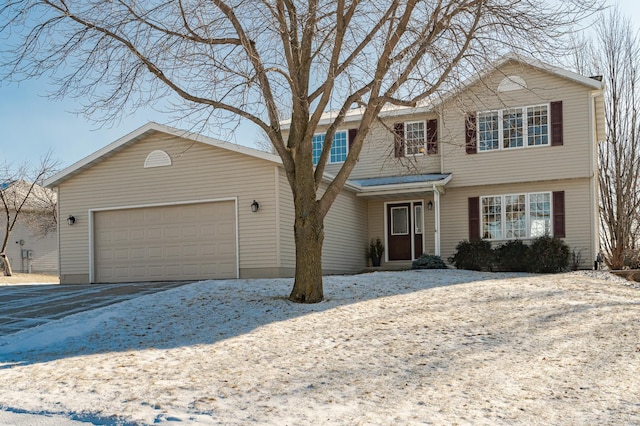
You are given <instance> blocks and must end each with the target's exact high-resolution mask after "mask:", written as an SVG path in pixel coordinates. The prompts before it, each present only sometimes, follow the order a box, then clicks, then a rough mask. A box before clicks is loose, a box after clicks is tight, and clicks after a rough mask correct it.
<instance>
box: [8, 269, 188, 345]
mask: <svg viewBox="0 0 640 426" xmlns="http://www.w3.org/2000/svg"><path fill="white" fill-rule="evenodd" d="M189 283H191V281H180V282H175V281H174V282H154V283H126V284H91V285H16V286H2V287H0V336H6V335H8V334H12V333H16V332H18V331H20V330H24V329H27V328H30V327H35V326H38V325H40V324H44V323H46V322H49V321H53V320H57V319H60V318H62V317H66V316H67V315H72V314H75V313H78V312H83V311H88V310H91V309H95V308H99V307H102V306H107V305H112V304H114V303H118V302H122V301H124V300H129V299H133V298H136V297H140V296H143V295H145V294H150V293H156V292H159V291H164V290H168V289H170V288H174V287H178V286H181V285H185V284H189Z"/></svg>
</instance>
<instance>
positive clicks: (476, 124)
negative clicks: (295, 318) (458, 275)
mask: <svg viewBox="0 0 640 426" xmlns="http://www.w3.org/2000/svg"><path fill="white" fill-rule="evenodd" d="M602 92H603V84H602V82H601V81H599V80H598V79H594V78H588V77H583V76H580V75H578V74H575V73H572V72H569V71H566V70H563V69H559V68H556V67H552V66H549V65H546V64H544V63H540V62H538V61H535V60H530V59H523V58H519V57H515V56H511V57H505V58H504V59H503V60H501V61H500V62H499V63H497V64H496V65H495V66H494V67H493V68H492V69H491V70H488V71H487V72H485V73H483V74H480V75H478V76H477V78H476V79H474V80H473V81H470V82H467V83H465V84H464V85H463V86H462V87H461V88H460V90H459V91H456V92H455V93H451V94H450V95H449V96H448V97H446V98H444V99H442V100H440V101H439V102H438V103H436V104H431V105H429V106H424V107H417V108H389V109H386V110H385V111H384V112H383V113H381V115H380V120H379V121H378V122H377V123H376V124H375V125H374V127H372V128H371V129H370V132H369V134H368V136H367V139H366V141H365V144H364V146H363V149H362V151H361V153H360V156H359V162H358V164H357V165H356V167H355V168H354V170H353V173H352V174H351V177H350V180H349V182H348V183H347V185H346V186H345V188H344V190H343V191H342V193H341V194H340V196H339V197H338V199H337V200H336V202H335V203H334V205H333V207H332V208H331V210H330V212H329V214H328V216H327V218H326V219H325V242H324V249H323V270H324V272H325V273H328V274H330V273H354V272H359V271H361V270H363V269H364V268H365V267H366V266H367V259H366V247H367V244H368V241H369V240H370V239H371V238H381V239H382V240H383V241H384V244H385V247H386V250H385V256H384V259H383V261H384V263H385V264H397V265H400V266H401V265H409V264H410V262H411V260H412V259H415V258H417V257H418V256H419V255H420V254H422V253H423V252H426V253H430V254H438V255H441V256H442V257H443V258H445V259H446V258H447V257H448V256H450V255H451V254H453V252H454V251H455V246H456V244H457V243H458V242H459V241H461V240H464V239H470V238H484V239H488V240H490V241H492V242H495V243H500V242H504V241H507V240H512V239H523V240H527V239H531V238H535V237H537V236H540V235H544V234H550V235H554V236H556V237H559V238H563V239H564V240H565V241H566V243H567V244H568V245H569V246H570V247H571V248H574V249H576V250H581V251H582V255H583V257H584V258H585V259H586V260H585V264H584V265H583V266H584V267H589V266H590V265H591V262H592V260H593V258H594V256H595V255H596V253H597V251H598V248H599V240H598V239H599V234H598V229H599V224H598V213H597V211H598V191H597V167H596V152H597V151H596V150H597V141H599V140H603V139H604V137H603V134H602V132H603V129H604V110H603V97H602V96H603V93H602ZM359 118H360V116H359V111H358V110H353V111H351V112H350V113H349V114H348V116H347V118H346V120H345V122H344V125H343V127H342V129H341V130H340V131H339V132H338V133H337V134H336V136H335V137H334V140H333V144H332V149H331V158H330V160H329V164H328V166H327V169H326V175H325V178H326V181H327V182H328V181H330V179H331V177H332V174H335V173H336V172H337V170H338V169H339V168H340V166H341V163H342V162H343V161H344V159H345V158H346V155H347V152H348V150H349V140H350V138H351V137H352V136H353V131H354V129H356V128H357V127H358V121H359ZM324 124H326V123H324ZM321 125H323V123H321ZM321 132H322V127H320V128H319V133H318V134H317V135H316V136H315V137H314V140H313V144H314V151H315V152H316V153H317V154H316V155H319V152H320V150H321V147H322V144H323V143H324V135H323V134H322V133H321ZM47 185H49V186H51V187H56V188H57V191H58V200H59V217H60V218H61V219H62V222H63V223H64V221H65V220H67V224H66V225H63V226H61V227H60V231H59V240H60V274H61V282H62V283H86V282H92V283H93V282H118V281H120V282H123V281H147V280H192V279H207V278H250V277H280V276H292V275H293V272H294V268H295V247H294V244H293V211H294V209H293V200H292V196H291V191H290V188H289V185H288V183H287V181H286V177H285V174H284V171H283V169H282V164H281V161H280V158H279V157H277V156H274V155H271V154H267V153H264V152H260V151H256V150H253V149H250V148H245V147H243V146H238V145H235V144H231V143H228V142H222V141H218V140H215V139H211V138H208V137H204V136H201V135H196V134H192V133H189V132H184V131H180V130H176V129H172V128H169V127H166V126H161V125H158V124H155V123H150V124H148V125H146V126H144V127H142V128H140V129H138V130H136V131H135V132H133V133H131V134H129V135H127V136H125V137H123V138H121V139H119V140H117V141H115V142H113V143H112V144H110V145H108V146H106V147H105V148H103V149H101V150H99V151H98V152H96V153H94V154H92V155H90V156H89V157H87V158H85V159H83V160H81V161H79V162H78V163H76V164H74V165H72V166H70V167H68V168H67V169H65V170H63V171H61V172H60V173H59V174H57V175H55V176H53V177H52V178H51V179H49V180H48V181H47ZM321 189H322V188H321Z"/></svg>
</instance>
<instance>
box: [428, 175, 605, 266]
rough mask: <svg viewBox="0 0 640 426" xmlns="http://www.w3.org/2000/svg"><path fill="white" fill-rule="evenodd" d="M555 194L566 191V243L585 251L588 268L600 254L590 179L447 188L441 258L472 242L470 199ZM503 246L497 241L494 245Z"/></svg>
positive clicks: (585, 264) (443, 207) (584, 256)
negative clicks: (595, 239) (596, 241)
mask: <svg viewBox="0 0 640 426" xmlns="http://www.w3.org/2000/svg"><path fill="white" fill-rule="evenodd" d="M553 191H565V226H566V229H565V230H566V237H565V238H563V240H564V241H565V242H566V243H567V244H568V245H569V247H570V249H576V250H582V256H583V258H584V262H585V263H584V264H583V267H586V268H589V267H590V266H591V265H592V262H593V255H594V254H595V253H596V251H597V247H594V242H593V239H594V235H593V222H592V219H593V217H592V215H593V214H594V212H593V209H592V204H591V203H592V199H591V187H590V183H589V179H573V180H563V181H548V182H534V183H525V184H506V185H487V186H474V187H465V188H448V189H447V192H446V194H444V195H443V196H441V198H440V200H441V206H442V209H441V212H442V215H441V217H442V218H441V221H440V222H441V224H440V226H441V229H442V240H441V241H442V258H443V259H446V258H448V257H449V256H451V255H452V254H453V253H454V252H455V247H456V245H457V244H458V243H459V242H460V241H462V240H468V239H469V218H468V199H469V197H479V196H486V195H506V194H521V193H531V192H553ZM500 243H501V241H497V242H495V243H494V244H495V245H498V244H500Z"/></svg>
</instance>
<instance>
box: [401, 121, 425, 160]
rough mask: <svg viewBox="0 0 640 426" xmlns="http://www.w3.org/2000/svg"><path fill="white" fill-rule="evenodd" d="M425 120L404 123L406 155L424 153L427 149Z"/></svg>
mask: <svg viewBox="0 0 640 426" xmlns="http://www.w3.org/2000/svg"><path fill="white" fill-rule="evenodd" d="M424 132H425V122H424V121H413V122H408V123H404V141H405V143H404V149H405V155H422V154H424V153H425V151H426V146H425V141H426V140H425V133H424Z"/></svg>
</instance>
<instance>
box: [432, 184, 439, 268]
mask: <svg viewBox="0 0 640 426" xmlns="http://www.w3.org/2000/svg"><path fill="white" fill-rule="evenodd" d="M433 204H434V207H435V215H434V216H435V217H434V227H435V229H434V246H435V255H436V256H440V191H439V190H438V188H437V187H436V185H433Z"/></svg>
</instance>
